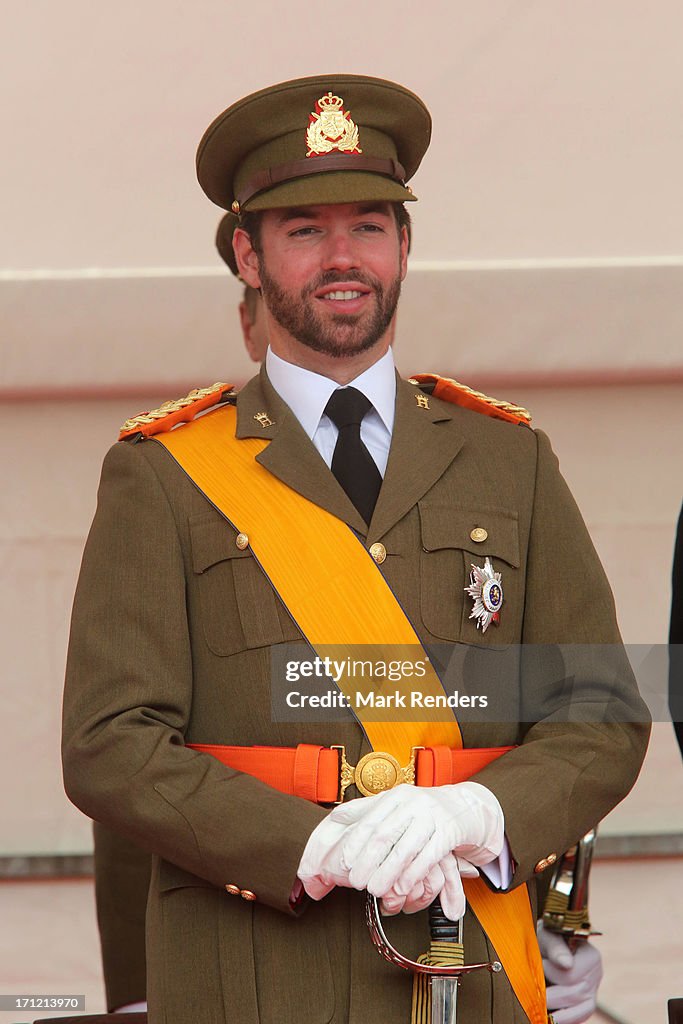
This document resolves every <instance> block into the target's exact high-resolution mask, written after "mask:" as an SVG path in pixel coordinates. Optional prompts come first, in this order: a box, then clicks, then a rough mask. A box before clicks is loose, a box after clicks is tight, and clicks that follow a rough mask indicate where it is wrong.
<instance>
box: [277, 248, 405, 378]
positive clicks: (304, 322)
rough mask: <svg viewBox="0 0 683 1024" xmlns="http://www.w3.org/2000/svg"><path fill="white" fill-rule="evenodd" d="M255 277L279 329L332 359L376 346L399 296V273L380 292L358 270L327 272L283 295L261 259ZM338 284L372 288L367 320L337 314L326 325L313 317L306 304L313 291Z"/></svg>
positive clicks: (312, 309) (309, 305) (310, 308)
mask: <svg viewBox="0 0 683 1024" xmlns="http://www.w3.org/2000/svg"><path fill="white" fill-rule="evenodd" d="M259 277H260V278H261V291H262V294H263V299H264V302H265V304H266V306H267V307H268V309H269V311H270V313H271V315H272V316H273V317H274V319H275V320H277V322H278V323H279V324H280V326H281V327H284V329H285V330H286V331H287V332H288V333H289V334H291V335H292V337H293V338H296V340H297V341H298V342H300V343H301V344H302V345H305V346H306V347H307V348H310V349H313V351H314V352H322V353H324V354H325V355H328V356H332V357H333V358H335V359H343V358H349V357H351V356H356V355H358V354H359V353H360V352H367V350H368V349H371V348H372V347H373V345H376V344H377V342H378V341H379V339H380V338H381V337H382V336H383V335H384V334H385V332H386V330H387V328H388V327H389V324H390V323H391V321H392V318H393V316H394V313H395V312H396V306H397V305H398V300H399V296H400V294H401V278H400V275H399V274H397V275H396V278H395V279H394V280H393V281H392V282H391V284H390V285H389V287H388V288H387V289H384V288H383V286H382V285H381V284H380V283H379V282H378V281H377V280H376V279H375V278H373V277H371V276H370V275H367V274H361V273H359V272H358V271H355V272H354V273H353V274H351V275H349V274H341V273H339V272H338V271H327V273H324V274H321V275H320V276H319V278H318V279H317V280H316V281H315V282H313V283H312V284H310V285H307V287H306V288H304V289H303V291H302V292H301V293H300V295H294V294H288V293H287V292H285V291H284V289H282V288H281V287H280V285H279V284H278V283H277V281H276V280H275V279H274V278H272V277H271V276H270V274H269V273H268V271H267V270H266V268H265V265H264V261H263V259H261V260H260V261H259ZM342 281H343V282H344V283H345V284H349V283H352V282H354V281H356V282H358V283H359V284H365V285H367V286H368V287H370V288H372V289H373V291H374V295H375V308H374V311H373V313H372V316H371V317H369V318H368V317H367V316H366V315H365V314H359V315H358V316H348V315H345V314H342V313H339V314H336V315H334V316H333V317H332V320H331V322H330V321H329V320H327V321H323V319H322V318H320V317H318V316H317V315H316V312H315V310H314V308H313V306H312V302H311V301H308V302H307V300H310V296H311V295H312V294H313V292H314V291H316V290H317V289H318V288H324V287H325V286H326V285H330V284H337V283H340V282H342ZM312 301H315V300H312Z"/></svg>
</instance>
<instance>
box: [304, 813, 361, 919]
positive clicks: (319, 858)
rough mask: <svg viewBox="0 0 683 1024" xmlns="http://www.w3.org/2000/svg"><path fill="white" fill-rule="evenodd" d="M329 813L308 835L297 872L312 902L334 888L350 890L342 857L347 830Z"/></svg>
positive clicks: (347, 873)
mask: <svg viewBox="0 0 683 1024" xmlns="http://www.w3.org/2000/svg"><path fill="white" fill-rule="evenodd" d="M357 802H358V803H360V801H357ZM332 813H333V812H330V814H328V815H327V817H326V818H323V820H322V821H321V822H320V823H319V824H318V825H316V827H315V828H314V829H313V831H312V832H311V834H310V836H309V837H308V842H307V843H306V846H305V848H304V852H303V856H302V858H301V861H300V863H299V869H298V871H297V876H298V877H299V878H300V879H301V882H302V883H303V887H304V889H305V890H306V892H307V893H308V895H309V896H310V897H311V899H313V900H321V899H322V898H323V897H324V896H327V894H328V892H331V891H332V889H334V887H335V885H344V886H348V887H351V883H350V882H349V869H348V866H347V864H346V862H345V860H344V856H343V839H344V837H345V836H346V834H347V832H348V831H349V827H348V825H346V824H344V823H340V822H336V821H332Z"/></svg>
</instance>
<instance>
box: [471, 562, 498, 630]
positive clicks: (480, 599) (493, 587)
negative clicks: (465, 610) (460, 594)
mask: <svg viewBox="0 0 683 1024" xmlns="http://www.w3.org/2000/svg"><path fill="white" fill-rule="evenodd" d="M465 592H466V593H467V594H469V595H470V597H471V598H472V600H473V601H474V607H473V609H472V612H471V614H470V618H471V619H476V620H477V629H481V631H482V633H485V632H486V630H487V629H488V628H489V626H490V625H491V623H492V622H493V623H494V624H495V625H496V626H498V625H499V624H500V609H501V606H502V604H503V583H502V576H501V574H500V573H499V572H494V571H493V566H492V565H491V559H490V558H487V559H486V561H485V562H484V568H483V569H482V568H481V566H478V565H473V566H472V572H471V573H470V585H469V587H465Z"/></svg>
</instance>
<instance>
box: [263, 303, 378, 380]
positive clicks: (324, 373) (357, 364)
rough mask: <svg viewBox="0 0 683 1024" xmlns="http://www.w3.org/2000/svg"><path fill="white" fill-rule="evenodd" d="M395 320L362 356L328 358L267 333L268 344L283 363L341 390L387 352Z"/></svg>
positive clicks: (281, 335)
mask: <svg viewBox="0 0 683 1024" xmlns="http://www.w3.org/2000/svg"><path fill="white" fill-rule="evenodd" d="M394 325H395V318H394V320H392V322H391V324H390V325H389V328H388V330H387V331H386V332H385V334H383V335H382V337H381V338H380V339H379V341H377V342H376V343H375V344H374V345H373V346H372V348H369V349H367V350H366V351H364V352H357V353H355V354H354V355H351V356H341V357H339V356H331V355H328V354H327V353H325V352H316V351H315V349H312V348H309V347H308V346H307V345H302V344H301V342H300V341H297V340H296V338H293V337H292V336H291V335H290V334H286V333H285V332H282V333H280V332H276V331H273V330H271V331H270V338H269V344H270V347H271V349H272V350H273V352H274V353H275V355H276V356H279V357H280V359H284V360H285V362H287V363H293V364H294V366H301V367H302V368H303V369H304V370H311V371H312V372H313V373H319V374H320V376H321V377H329V378H330V380H333V381H334V382H335V383H336V384H341V385H342V386H344V385H346V384H350V383H351V381H352V380H355V379H356V377H360V375H361V373H364V372H365V370H367V369H369V368H370V367H371V366H374V364H375V363H376V362H378V361H379V360H380V359H381V358H382V356H383V355H385V353H386V352H387V350H388V349H389V346H390V345H391V344H392V343H393V340H394Z"/></svg>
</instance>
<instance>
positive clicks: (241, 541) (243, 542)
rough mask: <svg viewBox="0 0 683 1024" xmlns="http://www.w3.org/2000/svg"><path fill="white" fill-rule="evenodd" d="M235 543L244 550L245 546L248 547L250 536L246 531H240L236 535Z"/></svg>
mask: <svg viewBox="0 0 683 1024" xmlns="http://www.w3.org/2000/svg"><path fill="white" fill-rule="evenodd" d="M235 544H236V545H237V547H238V548H239V549H240V551H244V549H245V548H248V547H249V538H248V537H247V535H246V533H238V534H237V536H236V537H235Z"/></svg>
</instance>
